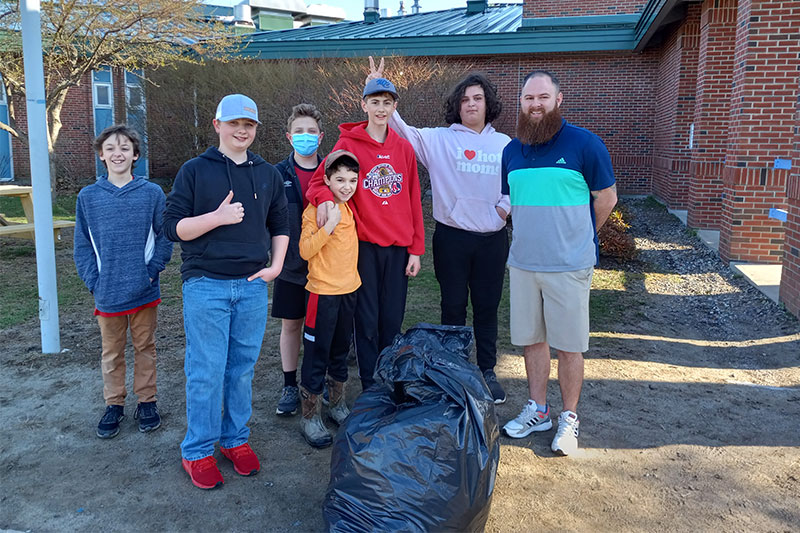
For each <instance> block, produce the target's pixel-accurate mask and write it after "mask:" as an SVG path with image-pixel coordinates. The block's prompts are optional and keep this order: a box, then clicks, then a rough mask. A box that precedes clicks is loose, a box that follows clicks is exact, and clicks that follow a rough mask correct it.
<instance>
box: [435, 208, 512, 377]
mask: <svg viewBox="0 0 800 533" xmlns="http://www.w3.org/2000/svg"><path fill="white" fill-rule="evenodd" d="M507 259H508V233H506V229H505V228H503V229H501V230H500V231H497V232H494V233H485V234H483V233H481V234H478V233H473V232H470V231H464V230H461V229H458V228H453V227H450V226H447V225H445V224H442V223H440V222H437V223H436V231H435V232H434V234H433V268H434V271H435V272H436V279H437V280H438V281H439V288H440V289H441V294H442V304H441V306H442V324H445V325H448V326H464V325H466V323H467V296H469V298H470V299H471V300H472V329H473V331H474V332H475V347H476V352H477V359H478V366H479V367H480V369H481V370H487V369H491V368H494V365H495V364H496V363H497V308H498V306H499V305H500V298H501V297H502V295H503V278H504V276H505V271H506V260H507Z"/></svg>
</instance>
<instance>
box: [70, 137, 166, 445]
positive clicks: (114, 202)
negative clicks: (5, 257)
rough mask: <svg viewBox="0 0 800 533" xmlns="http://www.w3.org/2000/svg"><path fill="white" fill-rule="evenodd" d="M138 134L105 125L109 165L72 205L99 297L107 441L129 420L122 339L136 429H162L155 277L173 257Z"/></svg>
mask: <svg viewBox="0 0 800 533" xmlns="http://www.w3.org/2000/svg"><path fill="white" fill-rule="evenodd" d="M139 144H140V141H139V136H138V134H137V133H136V132H135V131H134V130H133V129H131V128H129V127H128V126H126V125H124V124H118V125H115V126H111V127H109V128H106V129H105V130H103V132H102V133H100V135H98V137H97V138H96V139H95V141H94V149H95V151H96V152H97V155H98V157H99V158H100V160H101V161H103V164H104V165H105V166H106V169H107V170H108V175H106V176H102V177H100V178H99V179H98V180H97V182H96V183H93V184H92V185H89V186H87V187H84V188H83V189H82V190H81V192H80V193H79V194H78V200H77V204H76V206H75V242H74V257H75V266H76V267H77V269H78V275H79V276H80V278H81V279H82V280H83V282H84V283H85V284H86V287H87V288H88V289H89V290H90V291H91V292H92V294H93V295H94V301H95V310H94V314H95V316H97V322H98V323H99V324H100V334H101V335H102V339H103V341H102V342H103V344H102V346H103V355H102V363H101V368H102V374H103V397H104V398H105V401H106V411H105V413H104V414H103V418H102V419H101V420H100V423H99V424H98V426H97V436H98V437H100V438H101V439H110V438H112V437H115V436H116V435H117V434H118V433H119V424H120V422H121V421H122V420H123V419H124V418H125V414H124V410H125V395H126V390H125V344H126V342H127V335H128V329H130V332H131V341H132V342H133V350H134V370H133V372H134V376H133V390H134V392H135V393H136V395H137V397H138V400H139V403H138V405H137V406H136V413H135V414H134V418H138V419H139V431H141V432H149V431H153V430H155V429H158V428H159V427H160V426H161V417H160V416H159V413H158V408H157V407H156V345H155V330H156V322H157V313H156V309H157V306H158V304H159V303H161V292H160V287H159V283H158V274H159V272H161V271H162V270H164V267H165V266H166V264H167V262H169V259H170V257H171V256H172V243H171V242H169V241H168V240H167V238H166V237H165V236H164V234H163V232H162V231H161V226H162V216H163V213H164V204H165V198H164V192H163V191H162V190H161V188H160V187H159V186H158V185H156V184H154V183H150V182H149V181H147V180H146V179H145V178H143V177H140V176H134V175H133V173H132V169H133V164H134V162H135V161H136V160H137V159H138V158H139Z"/></svg>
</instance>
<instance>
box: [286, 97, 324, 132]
mask: <svg viewBox="0 0 800 533" xmlns="http://www.w3.org/2000/svg"><path fill="white" fill-rule="evenodd" d="M300 117H310V118H313V119H314V120H315V121H317V126H319V131H322V113H320V112H319V109H317V107H316V106H315V105H314V104H297V105H296V106H294V107H293V108H292V114H291V115H289V120H288V121H287V122H286V131H288V132H289V133H291V131H292V122H294V121H295V120H297V119H298V118H300Z"/></svg>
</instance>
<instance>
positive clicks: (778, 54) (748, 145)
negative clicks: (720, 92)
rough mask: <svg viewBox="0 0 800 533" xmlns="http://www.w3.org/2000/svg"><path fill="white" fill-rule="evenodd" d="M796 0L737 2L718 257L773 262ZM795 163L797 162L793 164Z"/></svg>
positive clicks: (787, 151)
mask: <svg viewBox="0 0 800 533" xmlns="http://www.w3.org/2000/svg"><path fill="white" fill-rule="evenodd" d="M798 34H800V2H798V1H777V0H739V3H738V9H737V23H736V46H735V50H734V70H733V77H732V81H733V87H732V90H731V113H730V117H731V118H730V130H729V135H728V139H727V152H726V154H725V168H724V170H723V194H724V198H723V209H722V224H721V226H720V256H721V257H722V258H723V259H725V260H732V261H754V262H760V263H780V262H781V260H782V258H783V255H784V253H783V240H784V225H783V223H782V222H780V221H778V220H775V219H772V218H769V210H770V208H773V207H774V208H785V207H786V184H787V177H788V175H789V170H788V169H785V168H781V166H779V165H778V164H776V163H775V161H776V160H784V161H786V160H791V157H792V150H793V143H794V135H795V131H794V129H795V127H796V112H797V97H798V81H799V80H798V71H800V39H798V38H797V35H798ZM795 164H797V163H795Z"/></svg>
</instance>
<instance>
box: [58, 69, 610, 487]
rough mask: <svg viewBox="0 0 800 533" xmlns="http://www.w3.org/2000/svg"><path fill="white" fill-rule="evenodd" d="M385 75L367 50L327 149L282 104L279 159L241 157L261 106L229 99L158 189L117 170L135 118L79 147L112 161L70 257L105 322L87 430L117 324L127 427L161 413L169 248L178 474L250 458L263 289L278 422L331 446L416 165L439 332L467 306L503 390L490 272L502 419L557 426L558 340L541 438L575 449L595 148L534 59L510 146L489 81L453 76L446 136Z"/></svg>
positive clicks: (603, 200)
mask: <svg viewBox="0 0 800 533" xmlns="http://www.w3.org/2000/svg"><path fill="white" fill-rule="evenodd" d="M383 71H384V62H383V60H381V61H380V64H379V65H377V66H376V65H375V63H374V62H373V60H372V58H370V73H369V75H368V76H367V79H366V82H365V85H364V90H363V93H362V97H363V99H362V103H361V105H362V109H363V111H364V112H365V114H366V116H367V120H365V121H362V122H356V123H347V124H341V125H340V126H339V133H340V135H339V139H338V141H337V142H336V144H335V146H334V147H333V150H332V151H331V152H330V153H329V154H328V155H327V157H325V158H322V157H320V154H319V151H320V141H321V140H322V138H323V136H324V133H323V127H322V126H323V124H322V116H321V114H320V112H319V111H318V110H317V109H316V108H315V107H314V106H313V105H310V104H300V105H297V106H295V107H294V108H293V109H292V113H291V115H290V117H289V119H288V122H287V129H286V137H287V140H288V141H289V143H290V144H291V146H292V151H291V153H290V154H289V156H288V157H287V159H286V160H284V161H282V162H280V163H278V164H277V165H275V166H272V165H270V164H268V163H266V162H265V161H264V160H263V159H262V158H261V157H259V156H258V155H256V154H253V153H252V152H251V151H249V147H250V146H251V144H252V143H253V141H254V139H255V135H256V130H257V128H258V126H259V125H260V124H261V123H260V122H259V120H258V107H257V105H256V103H255V102H254V101H253V100H252V99H250V98H249V97H247V96H245V95H242V94H233V95H228V96H225V97H224V98H223V99H222V100H221V101H220V102H219V105H218V106H217V111H216V115H215V118H214V120H213V125H214V129H215V131H216V133H217V134H218V136H219V144H218V146H212V147H210V148H209V149H208V150H206V151H205V152H204V153H203V154H202V155H200V156H199V157H196V158H193V159H191V160H189V161H187V162H186V163H185V164H184V165H183V166H182V167H181V169H180V171H179V172H178V175H177V176H176V178H175V182H174V185H173V188H172V191H171V192H170V194H169V196H168V197H166V198H165V195H164V193H163V192H162V191H161V189H160V188H159V187H158V186H156V185H154V184H152V183H150V182H148V181H147V180H146V179H144V178H141V177H137V176H135V175H134V174H133V165H134V163H135V161H136V160H137V159H138V157H139V155H140V140H139V137H138V135H137V134H136V133H135V132H134V131H133V130H132V129H131V128H129V127H128V126H126V125H116V126H112V127H110V128H108V129H106V130H105V131H103V132H102V133H101V134H100V135H99V136H98V138H97V139H96V140H95V144H94V149H95V151H96V152H97V154H98V156H99V158H100V160H101V161H102V162H103V163H104V164H105V166H106V169H107V171H108V172H107V176H104V177H101V178H99V179H98V180H97V182H96V183H94V184H92V185H89V186H88V187H85V188H84V189H83V190H82V191H81V192H80V194H79V195H78V200H77V206H76V229H75V249H74V255H75V263H76V266H77V269H78V273H79V274H80V277H81V279H82V280H83V281H84V283H85V284H86V286H87V288H88V289H89V290H90V291H91V292H92V294H93V295H94V298H95V312H94V314H95V315H96V316H97V319H98V323H99V325H100V330H101V335H102V365H101V366H102V375H103V384H104V389H103V395H104V398H105V401H106V406H107V407H106V410H105V413H104V414H103V417H102V419H101V420H100V422H99V424H98V427H97V436H98V437H100V438H112V437H114V436H116V435H117V434H118V433H119V431H120V423H121V422H122V420H123V419H124V417H125V415H124V404H125V396H126V388H125V345H126V338H127V331H128V329H130V332H131V339H132V343H133V347H134V383H133V390H134V392H135V394H136V395H137V397H138V405H137V408H136V411H135V414H134V418H135V419H138V423H139V430H140V431H142V432H149V431H153V430H155V429H157V428H158V427H159V426H160V424H161V418H160V415H159V412H158V408H157V405H156V372H155V361H156V355H155V328H156V322H157V318H156V317H157V306H158V304H159V303H160V301H161V300H160V289H159V281H158V277H159V273H160V272H161V271H162V270H163V269H164V268H165V266H166V264H167V262H168V261H169V259H170V257H171V253H172V246H173V243H174V242H179V243H180V244H181V258H182V265H181V277H182V280H183V289H182V292H183V319H184V328H185V333H186V354H185V363H184V370H185V374H186V419H187V431H186V436H185V438H184V440H183V442H182V443H181V456H182V464H183V467H184V469H185V470H186V472H187V474H188V475H189V476H190V478H191V481H192V483H193V484H194V485H196V486H197V487H200V488H203V489H211V488H214V487H217V486H219V485H221V484H222V483H223V477H222V474H221V473H220V471H219V469H218V467H217V464H216V460H215V459H214V451H215V445H216V443H217V442H219V444H220V448H221V450H220V451H221V454H222V456H223V457H225V458H227V459H229V460H230V461H231V462H232V463H233V467H234V470H235V471H236V472H237V473H238V474H240V475H244V476H247V475H252V474H255V473H256V472H258V471H259V469H260V463H259V460H258V457H257V455H256V454H255V452H254V451H253V450H252V448H251V447H250V445H249V444H248V438H249V432H250V430H249V427H248V425H247V424H248V421H249V419H250V416H251V413H252V378H253V369H254V366H255V363H256V361H257V359H258V356H259V353H260V351H261V345H262V342H263V337H264V331H265V327H266V322H267V308H268V305H267V303H268V293H267V292H268V285H267V284H268V283H269V282H272V281H274V285H273V286H274V288H273V299H272V316H273V317H275V318H280V319H281V334H280V354H281V365H282V369H283V374H284V382H283V387H282V390H281V395H280V399H279V400H278V404H277V409H276V414H277V415H279V416H292V415H295V414H296V413H297V411H298V410H300V411H301V413H302V415H301V418H300V428H301V433H302V435H303V437H304V439H305V440H306V441H307V442H308V443H309V444H310V445H311V446H314V447H325V446H329V445H330V444H331V443H332V436H331V433H330V431H329V430H328V428H327V427H326V425H325V423H324V422H323V419H322V414H323V412H325V413H327V415H328V418H330V419H331V420H332V421H333V422H334V423H335V424H337V425H338V424H341V423H343V422H344V420H345V419H346V418H347V416H348V414H349V408H348V406H347V403H346V401H345V390H344V389H345V383H346V382H347V379H348V367H347V356H348V353H349V351H350V348H351V343H352V344H353V345H354V346H355V352H356V356H357V361H358V374H359V378H360V380H361V386H362V389H364V390H366V389H367V388H369V387H371V386H372V385H373V384H374V378H373V373H374V369H375V364H376V361H377V359H378V355H379V354H380V352H381V351H382V350H383V349H384V348H385V347H387V346H389V345H390V344H391V342H392V340H393V339H394V337H395V336H396V335H397V334H398V333H400V329H401V326H402V321H403V316H404V314H405V305H406V292H407V288H408V278H409V277H414V276H416V275H417V273H418V272H419V270H420V264H421V263H420V257H421V256H422V255H423V253H424V251H425V249H424V248H425V244H424V243H425V238H424V223H423V216H422V205H421V198H420V185H419V178H418V175H417V161H418V160H419V161H420V162H421V163H422V164H423V165H424V166H425V167H426V168H427V169H428V171H429V173H430V177H431V190H432V196H433V216H434V219H435V221H436V229H435V232H434V235H433V264H434V270H435V274H436V278H437V280H438V282H439V286H440V289H441V323H442V324H448V325H462V326H463V325H465V324H466V319H467V308H468V303H471V304H472V310H473V316H472V325H473V331H474V335H475V340H476V359H477V364H478V367H479V368H480V370H481V372H482V374H483V377H484V380H485V382H486V385H487V389H488V391H489V392H490V393H491V395H492V397H493V399H494V401H495V403H503V402H505V401H506V393H505V391H504V389H503V387H502V386H501V384H500V382H499V381H498V379H497V375H496V374H495V370H494V368H495V365H496V361H497V349H496V343H497V332H498V323H497V311H498V306H499V304H500V300H501V296H502V291H503V280H504V276H505V270H506V264H507V265H508V268H509V271H510V292H511V341H512V343H513V344H515V345H518V346H523V347H524V357H525V367H526V371H527V376H528V389H529V398H528V399H527V402H526V403H525V404H524V406H523V407H522V410H521V412H520V414H519V415H518V416H517V417H516V418H514V419H513V420H510V421H508V422H507V423H506V424H505V425H504V426H503V432H504V433H505V434H506V435H507V436H509V437H512V438H522V437H525V436H527V435H529V434H530V433H532V432H535V431H547V430H549V429H551V428H552V426H553V423H552V420H551V418H550V407H549V404H548V403H547V397H546V393H547V382H548V379H549V375H550V349H551V348H553V349H554V350H555V351H556V353H557V356H558V360H559V365H558V378H559V384H560V387H561V395H562V400H563V402H562V403H563V409H562V411H561V414H560V416H559V418H558V431H557V433H556V435H555V437H554V438H553V441H552V445H551V447H552V449H553V451H554V452H555V453H558V454H562V455H568V454H571V453H574V452H575V451H576V450H577V447H578V441H577V439H578V434H579V431H578V428H579V419H578V415H577V404H578V399H579V396H580V392H581V386H582V382H583V356H582V353H583V352H584V351H586V350H587V349H588V339H589V306H588V303H589V288H590V284H591V278H592V272H593V268H594V265H595V264H596V262H597V258H598V255H597V254H598V246H597V234H596V230H597V228H599V227H600V226H601V225H602V224H603V222H604V221H605V220H606V218H607V217H608V215H609V214H610V212H611V210H612V209H613V207H614V205H615V204H616V189H615V185H614V183H615V182H614V175H613V170H612V167H611V160H610V157H609V154H608V151H607V150H606V148H605V146H604V145H603V143H602V141H601V140H600V138H599V137H597V136H596V135H594V134H593V133H591V132H589V131H588V130H585V129H582V128H578V127H576V126H573V125H571V124H569V123H567V122H566V121H565V120H564V119H563V118H562V117H561V115H560V106H561V103H562V99H563V96H562V93H561V91H560V86H559V81H558V79H557V77H556V76H555V75H554V74H552V73H550V72H548V71H544V70H537V71H534V72H532V73H530V74H529V75H528V76H527V77H526V78H525V80H524V82H523V87H522V92H521V96H520V111H519V116H518V122H517V131H516V137H515V138H514V139H511V138H509V137H508V136H507V135H505V134H503V133H500V132H498V131H496V130H495V129H494V128H493V127H492V124H491V123H492V121H493V120H495V119H497V118H498V117H499V116H500V113H501V111H502V106H501V102H500V99H499V97H498V95H497V91H496V87H495V85H494V84H492V83H491V82H490V81H489V80H488V79H487V78H486V77H485V76H484V75H482V74H476V73H472V74H469V75H467V76H466V77H465V78H463V79H462V80H461V81H460V82H459V83H458V84H457V85H456V86H455V87H454V88H453V89H452V91H451V92H450V94H449V96H448V97H447V99H446V101H445V106H444V107H445V120H446V122H447V123H448V124H450V126H449V127H446V128H445V127H437V128H415V127H413V126H410V125H408V124H407V123H406V122H404V121H403V119H402V118H401V117H400V115H399V113H397V105H398V100H399V95H398V92H397V89H396V87H395V86H394V84H393V83H392V82H391V81H389V80H388V79H386V78H385V77H384V75H383ZM509 214H510V215H511V216H512V220H513V236H512V241H511V244H510V246H509V241H508V233H507V229H506V223H507V219H508V216H509ZM301 345H302V346H303V359H302V366H301V368H300V380H299V382H298V379H297V370H298V362H299V354H300V347H301ZM323 405H326V406H327V408H326V409H323Z"/></svg>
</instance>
